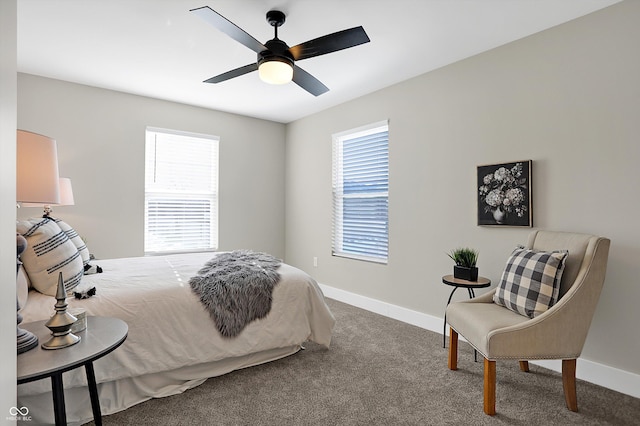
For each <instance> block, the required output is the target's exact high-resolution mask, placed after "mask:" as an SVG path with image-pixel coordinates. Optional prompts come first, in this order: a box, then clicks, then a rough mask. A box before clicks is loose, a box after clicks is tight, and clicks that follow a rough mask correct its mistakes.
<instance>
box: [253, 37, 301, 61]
mask: <svg viewBox="0 0 640 426" xmlns="http://www.w3.org/2000/svg"><path fill="white" fill-rule="evenodd" d="M265 47H266V48H267V50H263V51H262V52H259V53H258V66H260V65H261V64H262V63H263V62H268V61H279V62H284V63H286V64H289V65H291V67H293V62H294V59H293V55H292V54H291V52H289V46H287V43H285V42H284V41H282V40H280V39H277V38H274V39H273V40H269V41H268V42H266V43H265Z"/></svg>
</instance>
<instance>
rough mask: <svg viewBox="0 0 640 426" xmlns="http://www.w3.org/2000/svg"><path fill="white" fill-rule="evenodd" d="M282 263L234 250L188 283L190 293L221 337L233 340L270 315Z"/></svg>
mask: <svg viewBox="0 0 640 426" xmlns="http://www.w3.org/2000/svg"><path fill="white" fill-rule="evenodd" d="M281 263H282V262H281V261H280V260H279V259H276V258H275V257H273V256H271V255H269V254H266V253H257V252H253V251H250V250H234V251H231V252H224V253H220V254H218V255H217V256H216V257H214V258H213V259H211V260H209V261H208V262H207V263H205V265H204V267H203V268H202V269H200V270H199V271H198V273H197V275H196V276H194V277H191V279H189V285H191V290H193V292H194V293H195V294H196V295H197V296H198V297H199V298H200V301H201V302H202V304H203V305H204V307H205V308H206V309H207V311H208V312H209V315H210V316H211V318H212V319H213V321H214V322H215V324H216V327H217V328H218V331H220V334H221V335H222V336H223V337H235V336H237V335H238V334H240V332H241V331H242V330H244V328H245V327H246V326H247V324H249V323H250V322H251V321H254V320H257V319H260V318H264V317H265V316H267V314H268V313H269V311H271V300H272V293H273V288H274V287H275V285H276V284H277V283H278V281H279V280H280V274H279V273H278V272H277V269H278V268H279V267H280V264H281Z"/></svg>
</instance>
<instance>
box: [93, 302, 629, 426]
mask: <svg viewBox="0 0 640 426" xmlns="http://www.w3.org/2000/svg"><path fill="white" fill-rule="evenodd" d="M328 303H329V305H330V307H331V309H332V311H333V313H334V315H335V317H336V327H335V330H334V337H333V341H332V344H331V348H330V349H329V350H326V349H323V348H320V347H319V346H317V345H314V344H307V347H306V350H304V351H301V352H299V353H298V354H295V355H293V356H290V357H287V358H285V359H282V360H279V361H276V362H271V363H268V364H265V365H260V366H256V367H252V368H248V369H244V370H240V371H236V372H233V373H230V374H227V375H224V376H221V377H216V378H211V379H209V380H207V381H206V382H205V383H204V384H202V385H201V386H198V387H197V388H194V389H191V390H189V391H187V392H185V393H183V394H180V395H176V396H171V397H167V398H161V399H154V400H151V401H148V402H145V403H143V404H139V405H137V406H135V407H132V408H130V409H128V410H126V411H123V412H120V413H116V414H113V415H111V416H106V417H104V418H103V424H105V425H273V426H276V425H277V426H281V425H341V426H342V425H394V426H395V425H448V424H451V425H454V424H455V425H485V424H486V425H523V426H524V425H526V426H532V425H581V426H583V425H639V424H640V399H636V398H632V397H630V396H627V395H624V394H620V393H618V392H614V391H611V390H608V389H605V388H602V387H599V386H596V385H593V384H590V383H587V382H583V381H580V380H579V381H578V384H577V388H578V408H579V412H578V413H573V412H571V411H569V410H567V409H566V406H565V402H564V395H563V391H562V379H561V377H560V375H559V374H558V373H555V372H552V371H550V370H547V369H544V368H541V367H538V366H535V365H531V371H530V372H529V373H522V372H520V370H519V368H518V363H517V362H498V363H497V396H496V397H497V402H496V409H497V412H498V414H497V415H496V416H495V417H489V416H486V415H485V414H484V413H483V411H482V393H483V390H482V387H483V377H482V366H483V364H482V362H477V363H476V362H474V361H473V351H472V350H471V349H470V347H469V346H468V345H466V344H465V343H462V342H461V344H460V348H459V358H458V368H459V369H458V370H457V371H450V370H449V369H448V368H447V349H444V348H442V335H440V334H437V333H433V332H430V331H427V330H423V329H421V328H418V327H414V326H411V325H407V324H404V323H402V322H399V321H396V320H393V319H389V318H385V317H382V316H380V315H376V314H373V313H370V312H367V311H364V310H361V309H358V308H354V307H352V306H349V305H345V304H343V303H340V302H336V301H334V300H330V299H329V300H328ZM578 369H580V362H578ZM89 424H91V425H92V424H93V423H89Z"/></svg>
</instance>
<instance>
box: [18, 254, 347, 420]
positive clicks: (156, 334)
mask: <svg viewBox="0 0 640 426" xmlns="http://www.w3.org/2000/svg"><path fill="white" fill-rule="evenodd" d="M214 255H215V253H194V254H183V255H169V256H154V257H139V258H124V259H110V260H100V261H96V262H95V263H96V264H98V265H100V266H101V267H102V268H103V269H104V272H103V273H102V274H95V275H86V276H84V277H83V279H82V284H81V286H82V287H83V288H87V287H92V286H95V287H96V289H97V295H96V296H93V297H91V298H89V299H84V300H78V299H75V298H71V297H70V298H68V299H67V302H68V304H69V309H70V308H75V307H81V308H84V309H85V310H86V312H87V316H90V315H100V316H111V317H117V318H120V319H122V320H124V321H125V322H126V323H127V324H128V325H129V335H128V337H127V340H126V341H125V342H124V344H123V345H122V346H121V347H119V348H118V349H116V350H115V351H114V352H112V353H111V354H109V355H107V356H105V357H104V358H102V359H99V360H98V361H96V362H95V363H94V366H95V374H96V380H97V382H98V383H99V385H98V387H99V392H100V401H101V407H102V410H103V414H105V415H106V414H111V413H114V412H117V411H121V410H123V409H126V408H128V407H130V406H131V405H134V404H136V403H139V402H142V401H144V400H147V399H150V398H152V397H159V396H167V395H171V394H175V393H179V392H182V391H184V390H186V389H188V388H190V387H193V386H197V385H198V384H200V383H202V382H203V381H204V380H205V379H206V378H207V377H212V376H216V375H220V374H224V373H227V372H229V371H232V370H235V369H238V368H243V367H247V366H250V365H255V364H259V363H262V362H267V361H271V360H273V359H278V358H281V357H283V356H286V355H289V354H291V353H294V352H296V351H297V350H299V348H300V346H301V345H302V343H303V342H305V341H314V342H316V343H318V344H321V345H324V346H326V347H329V344H330V342H331V331H332V328H333V325H334V318H333V315H332V314H331V312H330V310H329V308H328V307H327V305H326V304H325V302H324V297H323V295H322V292H321V290H320V288H319V287H318V285H317V283H316V282H315V281H314V280H313V279H312V278H311V277H310V276H309V275H307V274H306V273H304V272H303V271H301V270H299V269H297V268H294V267H292V266H290V265H287V264H282V266H281V267H280V268H279V270H278V272H279V273H280V276H281V279H280V281H279V283H278V284H277V285H276V287H275V288H274V292H273V304H272V308H271V312H270V313H269V315H267V317H265V318H263V319H261V320H257V321H254V322H252V323H250V324H249V325H248V326H247V327H246V328H245V329H244V330H243V331H242V333H241V334H240V335H239V336H238V337H236V338H231V339H226V338H223V337H221V335H220V334H219V332H218V331H217V330H216V328H215V325H214V323H213V321H212V320H211V318H210V317H209V314H208V313H207V311H206V310H205V309H204V307H203V306H202V304H201V303H200V301H199V300H198V298H197V296H195V295H194V294H193V292H192V291H191V288H190V286H189V282H188V281H189V278H190V277H192V276H193V275H194V274H195V272H196V271H197V270H198V269H200V268H201V267H202V266H203V265H204V263H205V262H206V261H207V260H209V259H210V258H211V257H212V256H214ZM54 304H55V299H54V298H52V297H50V296H45V295H42V294H40V293H37V292H33V291H31V292H30V293H29V297H28V301H27V304H26V306H25V307H24V308H23V309H22V310H21V314H22V316H23V318H24V320H23V322H25V323H26V322H32V321H38V320H43V319H47V318H48V317H49V316H50V315H51V314H52V313H53V305H54ZM61 350H65V349H61ZM63 380H64V385H65V396H66V404H67V417H68V420H69V423H70V424H73V423H78V422H80V423H81V422H84V421H89V420H91V418H92V415H91V406H90V403H89V399H88V398H89V396H88V392H87V389H86V387H85V386H86V378H85V374H84V369H76V370H73V371H71V372H68V373H65V374H64V376H63ZM68 388H75V389H68ZM50 389H51V383H50V381H49V380H39V381H37V382H32V383H28V384H24V385H20V386H18V400H19V405H20V406H27V407H29V414H30V415H32V416H33V418H34V420H36V421H37V422H38V423H42V422H45V423H46V422H47V421H48V422H51V423H52V422H53V410H52V408H51V406H52V403H51V393H50Z"/></svg>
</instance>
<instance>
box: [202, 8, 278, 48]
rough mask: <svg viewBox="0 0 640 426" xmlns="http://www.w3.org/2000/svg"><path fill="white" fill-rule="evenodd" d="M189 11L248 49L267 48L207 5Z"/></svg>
mask: <svg viewBox="0 0 640 426" xmlns="http://www.w3.org/2000/svg"><path fill="white" fill-rule="evenodd" d="M190 12H193V13H195V14H196V15H198V16H199V17H200V18H202V19H204V20H205V21H207V22H208V23H209V24H211V25H213V26H214V27H215V28H217V29H218V30H220V31H222V32H223V33H225V34H226V35H228V36H229V37H231V38H232V39H234V40H235V41H237V42H239V43H241V44H244V45H245V46H247V47H248V48H249V49H251V50H253V51H254V52H256V53H260V52H262V51H263V50H266V49H267V48H266V47H265V46H264V45H263V44H262V43H260V42H259V41H258V40H256V39H255V38H253V37H251V36H250V35H249V34H248V33H247V32H246V31H244V30H243V29H242V28H240V27H238V26H237V25H236V24H234V23H233V22H231V21H229V20H228V19H227V18H225V17H224V16H222V15H220V14H219V13H218V12H216V11H215V10H213V9H211V8H210V7H209V6H203V7H199V8H197V9H191V10H190Z"/></svg>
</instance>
